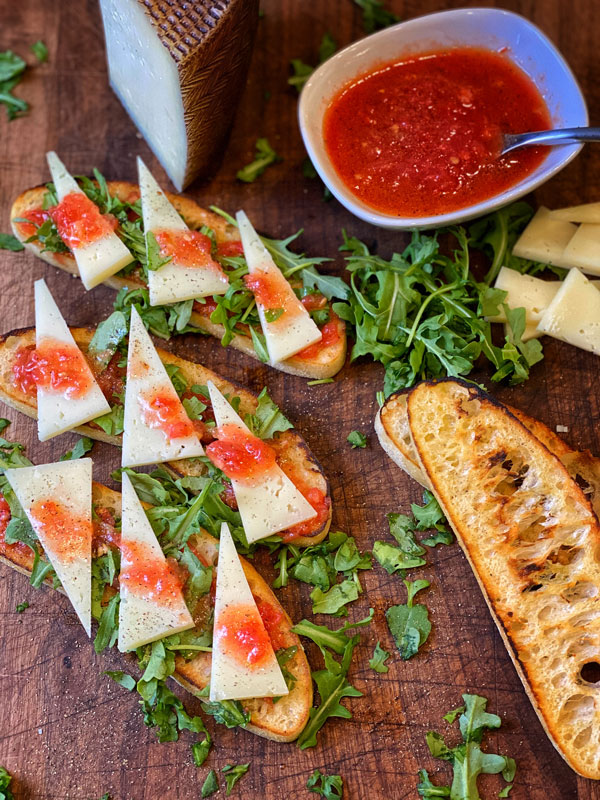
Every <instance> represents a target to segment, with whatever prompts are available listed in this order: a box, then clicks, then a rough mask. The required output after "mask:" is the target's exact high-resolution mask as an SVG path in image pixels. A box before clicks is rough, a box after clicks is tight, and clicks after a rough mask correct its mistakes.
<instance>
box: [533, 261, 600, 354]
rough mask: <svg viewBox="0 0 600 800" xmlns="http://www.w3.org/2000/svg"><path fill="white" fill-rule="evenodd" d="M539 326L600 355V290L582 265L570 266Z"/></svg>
mask: <svg viewBox="0 0 600 800" xmlns="http://www.w3.org/2000/svg"><path fill="white" fill-rule="evenodd" d="M538 330H539V331H541V332H542V333H547V334H548V335H549V336H553V337H554V338H555V339H560V340H561V341H563V342H568V344H572V345H575V347H581V348H582V349H583V350H589V351H590V352H591V353H596V355H600V292H598V291H597V290H596V289H595V288H594V286H593V284H592V282H591V281H589V280H588V279H587V278H586V277H585V275H583V274H582V273H581V272H580V271H579V270H578V269H572V270H570V272H569V274H568V275H567V277H566V278H565V280H564V281H563V284H562V286H561V287H560V289H559V290H558V292H557V293H556V296H555V298H554V300H552V302H551V303H550V305H549V306H548V308H547V309H546V311H545V313H544V315H543V317H542V318H541V320H540V321H539V323H538Z"/></svg>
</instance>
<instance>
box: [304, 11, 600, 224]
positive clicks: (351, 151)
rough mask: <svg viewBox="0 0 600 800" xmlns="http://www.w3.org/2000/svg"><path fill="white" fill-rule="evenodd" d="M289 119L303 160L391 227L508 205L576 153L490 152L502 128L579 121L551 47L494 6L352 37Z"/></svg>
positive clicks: (583, 114)
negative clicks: (295, 123)
mask: <svg viewBox="0 0 600 800" xmlns="http://www.w3.org/2000/svg"><path fill="white" fill-rule="evenodd" d="M298 114H299V121H300V129H301V132H302V136H303V139H304V143H305V145H306V148H307V150H308V153H309V156H310V157H311V159H312V161H313V163H314V165H315V167H316V169H317V171H318V172H319V174H320V176H321V178H322V179H323V181H324V182H325V184H326V185H327V186H328V188H329V189H330V190H331V192H332V193H333V194H334V195H335V196H336V198H337V199H338V200H339V201H340V202H341V203H342V204H343V205H344V206H345V207H346V208H347V209H348V210H349V211H351V212H352V213H353V214H355V215H356V216H358V217H360V218H361V219H364V220H366V221H367V222H370V223H372V224H374V225H379V226H381V227H386V228H392V229H398V230H402V229H408V228H431V227H442V226H444V225H449V224H453V223H456V222H461V221H465V220H468V219H471V218H473V217H476V216H479V215H481V214H485V213H487V212H489V211H492V210H493V209H495V208H499V207H500V206H503V205H506V204H507V203H510V202H512V201H513V200H516V199H517V198H519V197H522V196H523V195H524V194H527V193H528V192H530V191H532V190H533V189H535V188H536V187H537V186H539V185H540V184H541V183H543V182H544V181H546V180H548V179H549V178H550V177H552V176H553V175H554V174H556V173H557V172H558V171H559V170H560V169H562V168H563V167H564V166H566V165H567V164H568V163H569V161H571V160H572V159H573V158H574V157H575V156H576V155H577V153H578V152H579V150H580V149H581V145H566V146H561V147H553V148H541V147H537V148H524V149H522V150H518V151H515V152H514V153H511V154H509V155H508V156H505V157H503V158H498V153H499V149H500V142H501V136H502V134H504V133H519V132H524V131H527V130H542V129H546V128H555V127H576V126H583V125H587V124H588V116H587V108H586V105H585V100H584V98H583V96H582V94H581V90H580V88H579V86H578V84H577V81H576V80H575V78H574V76H573V74H572V73H571V71H570V69H569V67H568V65H567V64H566V62H565V61H564V59H563V58H562V56H561V55H560V53H559V52H558V51H557V50H556V48H555V47H554V46H553V45H552V43H551V42H550V41H549V40H548V39H547V38H546V37H545V36H544V34H542V33H541V31H539V29H538V28H536V27H535V26H534V25H532V24H531V23H530V22H528V21H527V20H525V19H524V18H523V17H520V16H518V15H517V14H513V13H511V12H508V11H503V10H499V9H461V10H454V11H445V12H440V13H438V14H431V15H428V16H425V17H419V18H417V19H414V20H410V21H408V22H404V23H400V24H399V25H396V26H394V27H392V28H387V29H385V30H383V31H379V32H378V33H376V34H373V35H372V36H368V37H366V38H365V39H362V40H360V41H358V42H355V43H354V44H352V45H350V46H349V47H347V48H345V49H344V50H342V51H340V52H339V53H337V54H336V55H334V56H333V57H332V58H331V59H329V60H328V61H327V62H325V63H324V64H323V65H322V66H321V67H319V68H318V69H317V70H316V71H315V72H314V73H313V75H312V76H311V78H310V79H309V80H308V82H307V84H306V86H305V88H304V90H303V92H302V95H301V97H300V103H299V109H298Z"/></svg>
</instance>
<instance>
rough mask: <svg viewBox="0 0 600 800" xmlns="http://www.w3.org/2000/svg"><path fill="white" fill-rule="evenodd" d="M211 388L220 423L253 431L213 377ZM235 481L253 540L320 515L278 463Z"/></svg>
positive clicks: (233, 483) (210, 382) (215, 412)
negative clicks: (250, 479) (251, 477)
mask: <svg viewBox="0 0 600 800" xmlns="http://www.w3.org/2000/svg"><path fill="white" fill-rule="evenodd" d="M208 391H209V394H210V402H211V405H212V409H213V412H214V415H215V422H216V423H217V427H221V426H223V425H235V426H236V427H238V428H241V429H242V431H244V432H246V433H250V431H249V430H248V428H247V426H246V425H245V424H244V422H243V421H242V419H241V417H240V416H239V415H238V414H237V413H236V412H235V411H234V409H233V408H232V406H231V405H230V403H229V402H228V401H227V400H226V399H225V397H223V395H222V394H221V392H220V391H219V390H218V389H217V387H216V386H215V385H214V383H213V382H212V381H209V382H208ZM231 485H232V487H233V491H234V493H235V499H236V501H237V504H238V509H239V512H240V516H241V517H242V523H243V525H244V531H245V533H246V538H247V539H248V542H249V543H252V542H256V541H258V540H259V539H264V538H265V537H266V536H271V534H274V533H278V531H282V530H285V529H286V528H289V527H291V526H292V525H296V524H298V523H299V522H304V521H305V520H307V519H312V518H313V517H314V516H316V513H317V512H316V511H315V510H314V508H313V507H312V506H311V504H310V503H309V502H308V500H306V498H305V497H304V495H303V494H302V493H301V492H300V491H299V490H298V489H297V488H296V486H295V485H294V484H293V483H292V481H291V480H290V479H289V478H288V476H287V475H286V474H285V472H284V471H283V470H282V469H281V467H279V466H278V465H277V464H275V466H274V467H273V468H272V469H270V470H268V471H267V472H266V473H265V474H264V475H262V476H261V477H260V478H259V479H258V480H257V481H256V482H253V483H252V484H247V483H244V482H242V481H239V480H234V479H231Z"/></svg>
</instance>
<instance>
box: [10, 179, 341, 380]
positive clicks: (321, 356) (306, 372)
mask: <svg viewBox="0 0 600 800" xmlns="http://www.w3.org/2000/svg"><path fill="white" fill-rule="evenodd" d="M107 185H108V190H109V192H110V194H111V195H112V196H113V197H118V198H119V199H120V200H123V201H127V202H135V201H136V200H138V199H139V196H140V190H139V187H138V186H137V185H136V184H133V183H126V182H125V181H108V184H107ZM46 191H47V189H46V187H45V186H36V187H35V188H34V189H28V190H27V191H26V192H23V194H20V195H19V196H18V197H17V199H16V200H15V202H14V203H13V206H12V209H11V212H10V218H11V224H12V229H13V232H14V235H15V236H16V237H17V239H19V241H20V242H22V243H23V244H24V245H25V248H26V249H27V250H29V251H30V252H31V253H33V254H34V255H36V256H37V257H38V258H41V259H42V260H43V261H46V262H47V263H48V264H52V266H54V267H59V269H63V270H65V271H66V272H69V273H70V274H71V275H75V276H77V277H79V271H78V269H77V264H76V263H75V259H74V258H73V255H72V254H71V253H52V252H49V251H44V250H43V246H42V245H41V244H40V243H39V242H28V243H27V242H26V240H27V239H28V238H29V236H30V235H31V226H27V225H25V226H24V225H23V224H22V223H18V222H15V221H14V220H15V219H27V218H28V214H31V212H32V211H36V210H39V209H41V208H42V204H43V200H44V195H45V194H46ZM166 195H167V197H168V198H169V200H170V201H171V203H173V205H174V206H175V208H176V209H177V210H178V211H179V213H180V214H181V215H182V217H183V218H184V219H185V221H186V223H187V225H188V226H189V227H190V228H192V229H199V228H201V227H202V226H203V225H207V226H208V227H209V228H212V230H214V232H215V236H216V239H217V242H219V243H221V242H231V241H239V238H240V237H239V234H238V231H237V228H236V227H235V226H233V225H230V224H229V223H228V222H227V221H226V220H225V219H223V217H221V216H219V215H218V214H213V213H212V212H211V211H206V210H205V209H203V208H201V207H200V206H199V205H198V204H197V203H196V202H195V201H194V200H192V199H191V198H189V197H184V196H183V195H178V194H171V193H169V192H166ZM105 283H106V284H107V285H108V286H112V288H113V289H121V288H122V287H123V286H127V287H128V288H130V289H139V288H140V286H145V285H146V283H145V281H144V280H143V276H141V275H139V274H138V273H137V272H135V273H132V274H130V275H128V276H127V277H118V276H116V275H115V276H113V277H112V278H109V279H108V280H106V281H105ZM190 321H191V323H192V324H193V325H195V326H196V327H198V328H200V329H201V330H203V331H206V332H207V333H209V334H211V336H216V337H217V338H218V339H221V338H222V337H223V335H224V334H225V328H224V327H223V326H222V325H217V324H215V323H214V322H211V321H210V318H209V317H207V316H206V315H204V314H200V313H198V312H197V311H194V312H192V316H191V320H190ZM337 325H338V333H339V336H338V338H337V340H336V341H335V342H333V343H332V344H329V345H328V346H326V347H324V348H322V349H321V350H320V352H319V353H318V354H317V355H315V356H313V357H312V358H309V359H305V358H300V357H298V356H293V357H292V358H288V359H286V360H285V361H283V362H281V363H280V364H278V365H277V369H279V370H281V371H282V372H288V373H289V374H290V375H299V376H301V377H303V378H315V379H320V378H330V377H332V376H333V375H335V374H336V373H337V372H339V371H340V369H341V368H342V367H343V365H344V361H345V360H346V327H345V324H344V322H343V321H342V320H338V321H337ZM231 346H232V347H235V348H236V349H237V350H241V351H242V352H243V353H245V354H246V355H249V356H252V357H253V358H258V356H257V355H256V351H255V349H254V345H253V344H252V338H251V337H250V336H249V335H248V336H244V335H242V334H239V335H236V336H235V337H234V338H233V340H232V342H231Z"/></svg>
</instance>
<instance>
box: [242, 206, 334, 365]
mask: <svg viewBox="0 0 600 800" xmlns="http://www.w3.org/2000/svg"><path fill="white" fill-rule="evenodd" d="M236 219H237V223H238V227H239V231H240V238H241V240H242V246H243V248H244V256H245V258H246V263H247V264H248V272H249V273H250V275H256V276H259V277H260V276H261V275H264V276H265V277H266V279H268V280H269V281H270V282H273V284H274V285H275V286H276V287H277V292H278V294H280V295H281V296H282V297H285V302H286V305H287V307H288V310H285V311H284V313H283V314H282V315H281V316H279V317H278V318H277V319H275V320H274V321H272V322H268V317H269V309H265V307H264V306H263V304H262V303H261V302H260V300H259V299H258V297H256V307H257V309H258V316H259V318H260V324H261V327H262V330H263V334H264V336H265V341H266V344H267V350H268V352H269V360H270V362H271V364H277V363H279V362H280V361H284V360H285V359H286V358H290V357H291V356H293V355H295V354H296V353H299V352H300V350H304V348H305V347H308V346H309V345H311V344H314V343H315V342H319V341H320V340H321V339H322V333H321V331H320V330H319V328H318V327H317V325H316V324H315V322H314V321H313V320H312V319H311V316H310V314H309V313H308V311H307V310H306V309H305V308H304V306H303V305H302V303H301V302H300V300H299V299H298V298H297V297H296V295H295V293H294V290H293V289H292V287H291V286H290V284H289V283H288V282H287V281H286V279H285V278H284V277H283V274H282V272H281V270H280V269H279V267H278V266H277V265H276V264H275V262H274V261H273V259H272V257H271V255H270V254H269V252H268V250H267V248H266V247H265V246H264V244H263V243H262V242H261V240H260V237H259V235H258V234H257V232H256V231H255V230H254V228H253V227H252V224H251V223H250V220H249V219H248V217H247V216H246V214H245V213H244V212H243V211H238V213H237V214H236Z"/></svg>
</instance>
